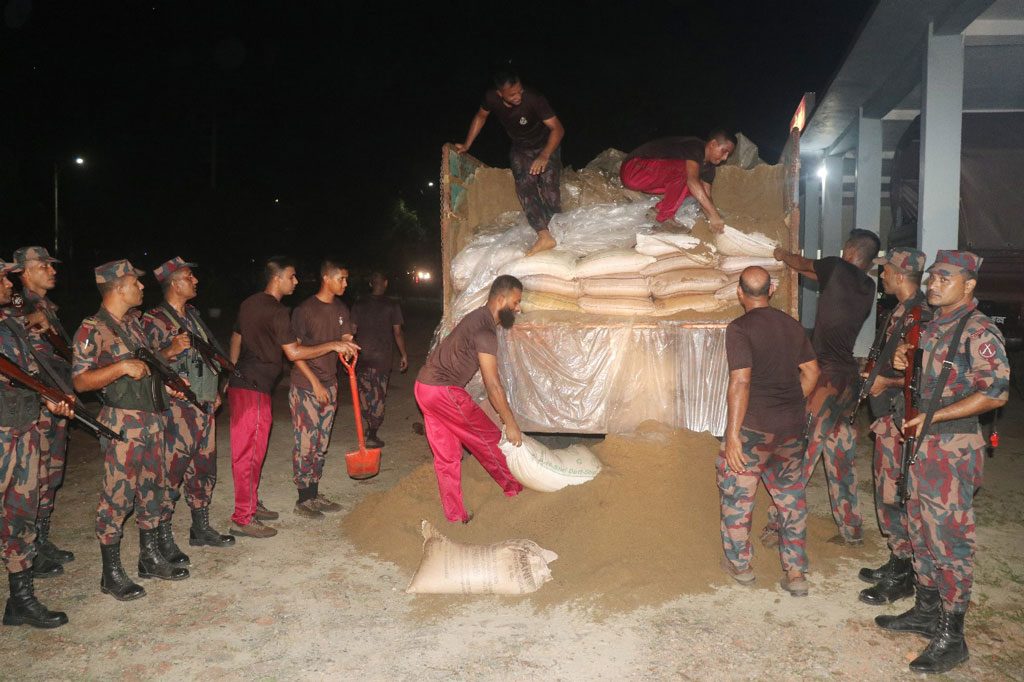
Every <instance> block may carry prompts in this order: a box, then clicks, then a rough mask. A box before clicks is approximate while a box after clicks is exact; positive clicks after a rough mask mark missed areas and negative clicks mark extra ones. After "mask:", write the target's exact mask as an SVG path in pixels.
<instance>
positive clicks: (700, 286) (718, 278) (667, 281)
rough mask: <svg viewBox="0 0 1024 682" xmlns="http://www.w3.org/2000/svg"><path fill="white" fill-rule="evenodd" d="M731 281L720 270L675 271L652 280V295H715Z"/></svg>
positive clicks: (658, 296)
mask: <svg viewBox="0 0 1024 682" xmlns="http://www.w3.org/2000/svg"><path fill="white" fill-rule="evenodd" d="M728 281H729V276H728V275H726V274H725V273H723V272H719V271H718V270H696V269H694V270H674V271H672V272H666V273H664V274H661V275H658V276H657V277H652V278H651V295H652V296H654V298H668V297H670V296H675V295H677V294H700V293H714V292H716V291H718V290H719V289H720V288H721V287H723V286H725V284H726V282H728Z"/></svg>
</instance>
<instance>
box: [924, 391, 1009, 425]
mask: <svg viewBox="0 0 1024 682" xmlns="http://www.w3.org/2000/svg"><path fill="white" fill-rule="evenodd" d="M1005 404H1006V399H1005V398H1004V399H997V398H989V397H988V396H987V395H985V394H984V393H972V394H971V395H969V396H967V397H966V398H964V399H963V400H958V401H957V402H955V403H953V404H952V405H947V406H946V407H942V408H939V409H938V410H935V414H934V415H933V416H932V423H933V424H937V423H938V422H945V421H950V420H952V419H963V418H964V417H973V416H974V415H976V414H982V413H983V412H988V411H989V410H997V409H999V408H1000V407H1002V406H1003V405H1005ZM924 418H925V414H924V412H921V413H919V414H918V415H917V416H916V417H914V418H913V419H910V420H908V421H905V422H904V425H905V426H920V425H921V424H923V423H924Z"/></svg>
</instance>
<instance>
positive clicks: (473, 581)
mask: <svg viewBox="0 0 1024 682" xmlns="http://www.w3.org/2000/svg"><path fill="white" fill-rule="evenodd" d="M420 527H421V529H422V533H423V540H424V542H423V557H422V558H421V559H420V565H419V568H417V569H416V575H414V576H413V577H412V582H410V583H409V587H407V588H406V590H405V591H406V592H408V593H410V594H529V593H531V592H536V591H537V590H539V589H540V587H541V585H543V584H544V583H546V582H548V581H549V580H551V569H549V568H548V564H549V563H551V562H552V561H554V560H555V559H557V558H558V555H557V554H555V553H554V552H552V551H550V550H547V549H544V548H543V547H541V546H540V545H538V544H537V543H536V542H534V541H532V540H506V541H504V542H496V543H494V544H491V545H471V544H468V543H462V542H455V541H453V540H449V539H448V538H446V537H445V536H444V535H442V534H441V532H440V531H439V530H437V528H435V527H434V526H433V525H432V524H431V523H430V522H429V521H423V522H421V526H420Z"/></svg>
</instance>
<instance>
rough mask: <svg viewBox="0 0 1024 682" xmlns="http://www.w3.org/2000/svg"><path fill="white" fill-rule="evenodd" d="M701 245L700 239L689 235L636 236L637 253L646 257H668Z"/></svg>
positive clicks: (668, 233) (661, 233)
mask: <svg viewBox="0 0 1024 682" xmlns="http://www.w3.org/2000/svg"><path fill="white" fill-rule="evenodd" d="M699 244H700V240H699V239H697V238H696V237H691V236H690V235H688V234H673V233H671V232H656V233H654V234H638V235H637V236H636V252H637V253H642V254H644V255H645V256H655V257H657V256H668V255H671V254H677V253H680V252H681V251H685V250H686V249H692V248H693V247H695V246H698V245H699Z"/></svg>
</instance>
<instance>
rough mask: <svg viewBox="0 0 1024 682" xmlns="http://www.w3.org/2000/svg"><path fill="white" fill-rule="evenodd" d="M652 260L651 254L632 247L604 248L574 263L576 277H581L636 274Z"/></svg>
mask: <svg viewBox="0 0 1024 682" xmlns="http://www.w3.org/2000/svg"><path fill="white" fill-rule="evenodd" d="M653 262H654V257H653V256H645V255H643V254H642V253H637V252H636V251H634V250H633V249H606V250H604V251H598V252H597V253H592V254H590V255H589V256H586V257H584V258H581V259H580V261H579V262H578V263H577V264H576V277H577V278H579V279H583V278H584V277H600V276H602V275H620V274H623V273H629V274H636V273H638V272H640V270H641V268H643V267H644V266H646V265H650V264H651V263H653Z"/></svg>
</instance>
